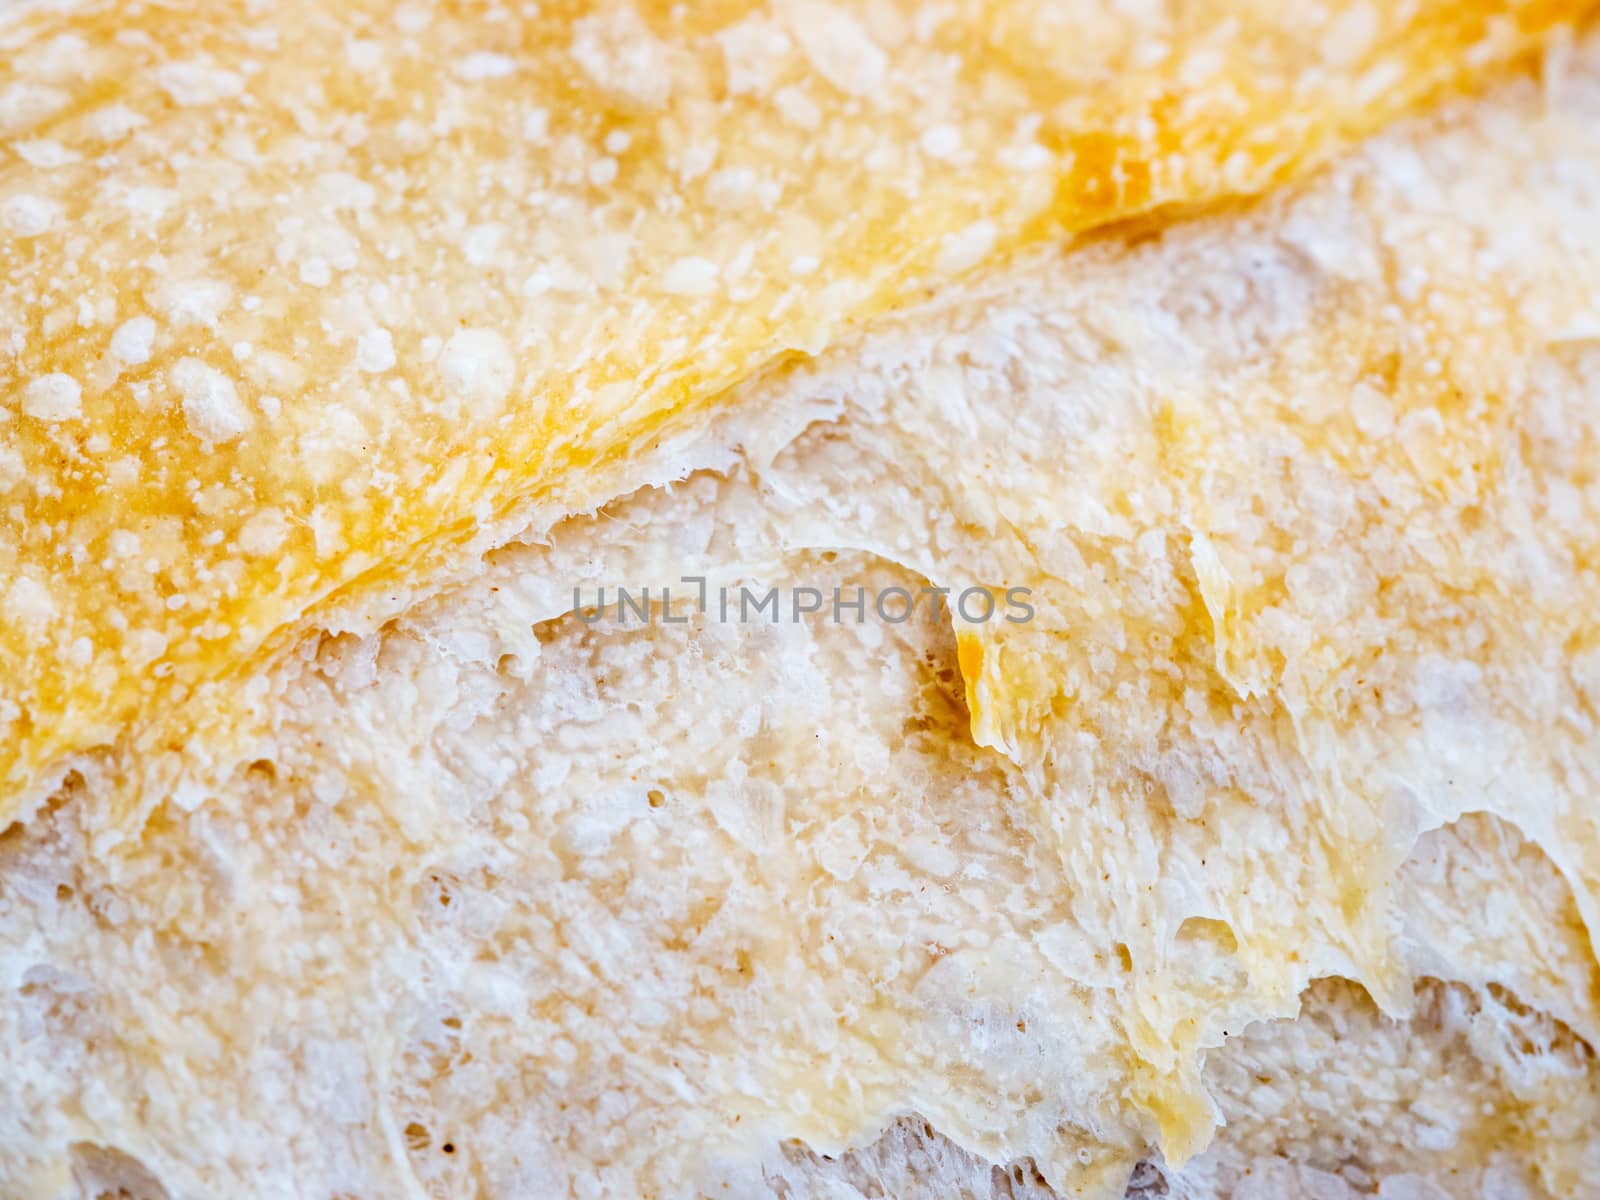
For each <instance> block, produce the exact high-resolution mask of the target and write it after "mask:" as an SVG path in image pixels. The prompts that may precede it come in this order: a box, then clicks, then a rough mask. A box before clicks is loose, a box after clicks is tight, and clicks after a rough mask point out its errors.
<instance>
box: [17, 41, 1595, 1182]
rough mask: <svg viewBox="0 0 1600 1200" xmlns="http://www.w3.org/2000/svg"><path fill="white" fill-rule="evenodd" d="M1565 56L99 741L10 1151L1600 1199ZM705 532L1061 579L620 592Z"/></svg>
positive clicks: (797, 375)
mask: <svg viewBox="0 0 1600 1200" xmlns="http://www.w3.org/2000/svg"><path fill="white" fill-rule="evenodd" d="M1547 67H1548V69H1547V71H1546V72H1545V73H1544V74H1543V76H1542V77H1541V78H1540V79H1539V80H1533V79H1521V80H1517V81H1513V82H1509V83H1507V84H1505V85H1504V86H1501V87H1500V88H1498V89H1497V90H1495V91H1493V92H1492V93H1491V94H1489V95H1487V96H1486V97H1484V98H1482V99H1480V100H1476V101H1472V102H1463V103H1460V104H1456V105H1453V106H1451V107H1450V108H1449V109H1448V110H1447V111H1445V112H1443V113H1441V114H1440V115H1439V116H1437V117H1436V118H1433V119H1429V120H1427V121H1421V122H1416V123H1413V124H1410V125H1407V126H1405V127H1403V128H1400V129H1397V130H1396V131H1394V132H1392V133H1390V134H1388V135H1385V136H1383V137H1381V138H1379V139H1377V140H1376V141H1374V142H1371V143H1369V144H1367V145H1366V146H1364V147H1363V148H1361V149H1360V150H1359V151H1358V152H1356V153H1354V154H1352V155H1351V156H1349V157H1348V158H1346V159H1345V160H1343V161H1342V162H1340V163H1339V164H1337V165H1336V166H1335V167H1334V168H1332V169H1331V170H1330V171H1328V172H1326V173H1325V174H1324V175H1322V176H1321V177H1319V178H1317V179H1315V180H1313V181H1312V182H1311V183H1309V184H1308V185H1307V186H1305V187H1304V188H1302V189H1301V190H1300V191H1299V192H1297V193H1296V194H1293V195H1286V196H1281V197H1277V198H1274V199H1272V200H1270V201H1268V202H1266V203H1264V204H1263V205H1261V206H1260V207H1258V208H1254V209H1251V210H1249V211H1241V212H1236V213H1224V214H1215V215H1212V216H1208V217H1203V218H1199V219H1196V220H1193V221H1190V222H1187V223H1184V224H1181V225H1177V226H1173V227H1171V228H1168V229H1165V230H1161V231H1159V232H1149V233H1146V234H1145V235H1142V236H1136V237H1130V238H1127V239H1122V238H1108V239H1105V240H1103V241H1101V242H1099V243H1096V244H1093V245H1085V246H1079V247H1077V248H1075V249H1073V250H1071V251H1070V252H1068V251H1063V252H1060V253H1053V254H1050V255H1047V256H1044V257H1039V258H1033V259H1029V260H1027V261H1023V262H1020V263H1018V264H1015V265H1014V266H1013V267H1011V268H1010V269H1009V270H1007V271H1006V272H1004V273H1001V274H994V275H989V276H986V277H984V278H982V279H979V280H976V281H973V282H970V283H968V284H966V285H963V286H962V287H960V288H958V289H955V290H952V291H950V292H947V293H945V294H942V295H941V296H939V297H937V298H936V299H935V300H934V301H932V302H930V304H929V305H927V306H926V307H923V308H920V309H917V310H914V311H910V312H907V313H904V314H902V315H900V316H898V317H896V318H894V319H893V320H891V321H889V322H887V323H885V324H884V325H882V326H880V327H878V328H875V329H873V330H872V331H870V332H868V333H867V334H864V335H863V336H862V337H861V338H859V339H858V340H857V341H855V342H853V343H851V344H848V345H843V346H840V347H838V348H836V349H834V350H832V351H829V352H828V353H827V354H825V355H823V356H821V357H820V358H818V359H817V360H815V361H811V362H805V363H800V364H795V365H791V366H790V367H788V368H786V369H785V370H782V371H775V372H771V373H768V374H767V375H765V376H763V377H761V378H759V379H757V380H754V381H752V382H751V383H749V384H748V385H746V387H745V388H744V390H743V393H742V394H741V395H740V396H739V397H738V400H737V403H736V404H735V405H734V406H733V407H732V408H730V409H729V410H728V411H727V412H726V413H724V414H723V415H722V416H720V417H719V418H718V423H717V424H714V425H713V424H707V425H706V426H705V427H704V428H703V429H702V430H701V433H702V434H703V440H702V441H700V442H697V443H686V444H685V445H683V446H679V447H677V448H675V449H674V453H680V454H681V453H690V452H691V451H692V454H691V456H698V461H699V463H700V465H701V466H703V467H705V468H707V469H703V470H700V471H698V472H696V473H693V474H691V475H690V476H689V477H688V478H686V479H685V480H683V481H682V482H681V483H678V484H676V485H673V486H664V487H659V488H651V489H646V490H643V491H640V492H638V493H635V494H633V495H631V496H629V497H627V498H625V499H622V500H620V501H618V502H617V503H615V504H613V505H611V506H609V507H607V508H606V509H604V510H602V511H601V512H599V513H598V514H595V515H593V516H589V517H579V518H574V519H572V520H570V521H567V522H565V523H562V524H560V525H558V526H557V527H555V528H554V529H552V530H549V531H548V536H538V537H534V536H530V537H529V538H527V539H526V540H525V541H523V542H520V543H517V544H513V545H509V546H506V547H503V548H501V549H499V550H496V551H495V552H493V553H491V554H489V555H487V556H486V557H485V558H484V559H483V561H482V563H481V566H480V567H479V569H478V570H477V571H476V572H475V573H474V574H473V575H472V577H470V578H467V579H464V580H462V581H461V582H459V584H457V585H455V586H453V587H451V588H449V589H447V590H446V591H445V592H443V593H442V594H441V595H439V596H437V597H435V598H434V599H432V600H429V601H426V602H424V603H420V604H418V605H416V606H414V607H412V608H411V609H410V610H408V611H407V612H406V613H405V614H404V615H403V616H401V617H399V618H397V619H396V620H395V621H393V622H391V623H389V624H388V625H386V626H385V627H384V628H383V629H382V630H380V631H378V632H377V633H374V634H370V635H367V636H356V635H353V634H342V635H337V636H334V635H330V636H327V637H325V638H321V639H312V640H308V641H307V642H306V643H305V644H304V646H303V648H302V652H301V653H300V654H299V655H298V656H295V657H293V658H292V660H291V661H290V662H288V663H287V664H286V665H281V666H278V667H274V668H272V669H271V670H270V671H267V672H264V673H262V674H260V675H259V676H256V677H254V678H250V679H246V680H243V681H241V683H240V687H241V688H243V689H255V691H254V692H253V695H254V697H255V701H254V702H255V703H256V704H257V706H258V708H259V711H261V712H264V713H266V714H267V715H268V718H269V720H268V721H267V725H268V726H269V727H270V733H268V734H264V735H263V736H262V737H261V739H260V741H259V743H258V744H256V745H254V746H252V747H249V748H247V749H248V753H247V755H246V757H245V758H244V759H243V760H242V761H240V762H238V763H237V764H233V765H229V764H226V763H223V764H217V763H212V764H210V772H211V773H210V775H208V776H200V775H196V776H194V777H193V778H191V779H189V780H188V781H187V783H186V784H185V785H184V786H180V787H177V788H175V789H173V790H171V791H163V792H161V793H159V794H151V795H148V796H147V797H146V800H147V802H148V803H147V806H148V808H149V810H150V812H151V816H150V819H149V821H148V822H147V824H146V825H145V826H144V828H143V830H142V832H140V833H139V834H138V836H137V837H136V838H132V839H129V838H128V837H127V836H126V833H125V830H124V829H123V828H122V827H121V826H120V825H119V826H117V827H116V828H115V829H113V828H112V826H111V824H110V821H111V818H110V817H108V816H106V815H105V814H104V813H103V811H102V809H101V808H100V807H99V806H96V805H95V804H94V803H92V800H93V797H94V795H95V793H96V789H97V788H101V787H107V786H110V784H109V782H108V781H109V780H111V779H113V778H115V779H117V780H119V781H125V780H126V779H128V778H132V777H136V776H138V775H139V773H140V772H141V771H144V770H146V768H147V764H138V763H128V762H123V761H119V760H118V759H117V752H116V751H111V752H108V753H107V754H105V755H101V756H98V757H95V758H91V759H89V760H86V761H85V762H84V763H83V765H82V769H81V771H80V772H79V774H78V775H77V776H75V777H74V778H73V779H72V780H71V781H70V782H69V783H68V785H67V786H65V787H64V788H63V789H62V791H61V792H60V794H59V795H58V796H57V797H56V798H55V799H54V800H53V801H52V802H51V804H50V805H49V806H48V807H47V808H46V809H45V810H44V811H42V812H41V813H39V814H38V815H36V816H35V818H34V819H33V820H31V821H29V822H27V823H25V824H22V825H19V826H17V827H14V828H13V829H12V830H11V831H10V832H8V833H7V834H5V840H4V842H3V843H0V854H3V856H4V858H3V861H0V1045H4V1046H5V1047H6V1048H7V1049H6V1058H5V1069H4V1070H3V1071H0V1194H4V1195H5V1196H7V1197H9V1196H12V1195H15V1196H18V1197H32V1196H36V1195H37V1196H58V1195H70V1194H72V1192H73V1189H74V1188H75V1187H76V1188H79V1189H80V1190H87V1191H90V1192H93V1191H94V1190H95V1189H96V1188H100V1187H122V1188H124V1189H125V1190H127V1191H128V1192H129V1193H130V1194H133V1195H140V1196H145V1195H158V1196H166V1197H170V1198H174V1200H176V1198H178V1197H184V1198H188V1197H201V1196H214V1195H230V1196H231V1195H251V1196H263V1197H275V1196H284V1197H301V1196H315V1197H321V1196H329V1197H332V1196H357V1197H379V1196H382V1197H388V1196H401V1197H420V1196H484V1197H544V1196H559V1195H564V1194H570V1195H573V1196H578V1197H585V1198H587V1197H596V1196H629V1197H631V1196H678V1195H694V1196H698V1195H711V1196H722V1195H727V1196H767V1195H778V1196H792V1197H827V1198H829V1200H833V1198H836V1197H837V1198H850V1197H856V1196H879V1195H887V1196H918V1195H922V1196H928V1197H935V1196H939V1197H942V1196H947V1195H952V1194H954V1195H962V1194H969V1195H974V1196H1006V1195H1011V1196H1045V1195H1059V1196H1101V1195H1120V1194H1122V1192H1123V1191H1124V1190H1125V1189H1127V1188H1128V1187H1130V1185H1131V1186H1132V1187H1133V1188H1134V1190H1135V1192H1136V1193H1142V1194H1145V1195H1150V1194H1160V1192H1161V1191H1162V1190H1163V1189H1165V1191H1166V1194H1168V1195H1173V1196H1192V1197H1212V1196H1233V1197H1240V1198H1252V1200H1254V1198H1259V1197H1267V1196H1273V1197H1276V1196H1287V1197H1293V1196H1306V1197H1319V1198H1320V1197H1343V1196H1347V1195H1370V1194H1373V1193H1374V1192H1376V1193H1377V1194H1379V1195H1381V1196H1384V1197H1388V1198H1390V1200H1394V1198H1403V1200H1416V1198H1417V1197H1430V1198H1432V1197H1437V1196H1440V1195H1443V1196H1450V1197H1453V1196H1472V1197H1478V1196H1482V1197H1485V1198H1494V1200H1503V1198H1507V1197H1522V1196H1528V1197H1539V1196H1556V1197H1569V1196H1570V1197H1581V1196H1584V1195H1588V1194H1592V1191H1593V1188H1594V1186H1595V1185H1594V1182H1593V1181H1594V1180H1597V1179H1600V1138H1596V1136H1595V1134H1594V1130H1595V1129H1596V1128H1597V1121H1600V1073H1597V1071H1596V1069H1595V1065H1594V1062H1593V1052H1592V1050H1591V1049H1590V1046H1591V1044H1592V1042H1593V1039H1594V1037H1595V1036H1596V1034H1597V1032H1600V1011H1597V997H1600V991H1597V977H1596V963H1595V957H1594V952H1593V945H1592V939H1591V937H1590V934H1589V929H1590V928H1591V927H1592V926H1593V924H1594V920H1595V916H1596V908H1595V905H1596V902H1597V900H1600V890H1597V880H1596V872H1597V871H1600V839H1597V837H1596V829H1595V821H1594V817H1593V816H1592V815H1591V813H1590V812H1589V811H1588V810H1589V809H1592V807H1593V805H1592V802H1591V798H1592V797H1593V796H1594V795H1595V794H1596V784H1597V782H1600V740H1597V737H1596V730H1595V721H1596V715H1595V714H1596V706H1600V628H1597V624H1596V622H1597V615H1596V614H1600V579H1597V578H1596V575H1595V570H1596V564H1597V563H1600V544H1597V543H1600V483H1597V481H1596V478H1595V472H1594V468H1593V465H1592V464H1594V463H1596V462H1600V395H1597V390H1596V389H1597V383H1596V380H1597V379H1600V222H1596V220H1595V219H1594V213H1595V212H1596V211H1597V205H1600V42H1597V41H1595V40H1589V41H1586V42H1583V43H1580V44H1579V45H1577V46H1576V47H1574V48H1573V50H1572V53H1571V56H1570V59H1567V58H1558V60H1556V61H1554V62H1552V63H1550V64H1547ZM663 453H666V452H665V451H663ZM680 461H681V460H680ZM646 469H656V468H647V467H641V470H646ZM702 574H703V575H705V576H707V577H708V579H709V580H710V582H711V585H712V586H713V587H715V586H716V585H718V584H719V583H727V584H730V585H733V586H738V585H740V584H748V585H750V586H751V587H753V588H756V589H757V590H758V591H764V590H765V589H766V588H767V587H769V586H779V587H782V588H792V587H798V586H816V587H821V588H828V589H831V588H832V587H834V586H836V585H837V586H841V587H854V586H857V585H864V586H868V587H872V588H878V587H885V586H890V585H899V586H904V587H907V588H909V589H911V590H913V591H915V590H917V589H919V588H920V587H922V586H923V585H924V584H925V583H927V582H928V581H932V582H933V583H935V584H938V585H942V586H950V587H954V588H957V589H959V588H962V587H965V586H968V585H969V584H975V583H982V584H987V585H997V584H1001V583H1006V584H1024V585H1027V586H1030V587H1032V588H1033V589H1034V598H1035V601H1036V603H1037V606H1038V615H1037V617H1036V619H1035V621H1033V622H1031V623H1029V624H1028V625H1027V626H1017V627H1011V628H1000V627H998V626H996V625H993V624H990V625H984V626H981V627H979V626H963V627H961V628H959V629H957V630H954V631H952V630H951V629H950V628H949V627H948V626H947V625H942V624H937V623H932V622H929V621H926V620H916V621H913V622H910V623H907V624H902V625H892V624H888V623H886V622H883V621H881V620H876V619H869V620H867V621H865V622H862V623H860V624H857V623H855V622H854V621H852V620H846V621H842V622H835V621H832V620H826V619H823V620H819V619H815V618H813V619H811V620H809V621H806V622H800V623H792V622H788V621H784V622H782V623H780V624H777V625H773V624H770V623H765V622H761V621H757V622H752V623H745V624H735V623H727V624H724V623H720V622H718V621H715V620H710V619H705V618H697V619H694V620H691V621H690V622H689V623H688V624H684V625H673V624H666V623H664V622H662V621H659V620H658V621H657V622H655V623H653V624H650V625H648V626H640V625H638V624H637V623H636V624H634V625H631V626H622V625H619V624H617V623H615V622H608V621H598V622H594V623H588V622H585V621H583V620H580V619H578V618H577V617H576V616H574V615H572V614H571V613H570V612H569V610H570V608H571V607H572V597H573V589H574V587H578V588H581V589H582V594H586V595H591V596H592V595H593V594H594V589H595V588H596V587H598V586H600V585H602V584H604V585H608V586H614V585H616V584H617V583H629V584H652V585H659V584H661V583H669V584H670V583H675V582H676V581H677V579H678V577H679V576H680V575H702ZM980 743H981V744H980ZM174 753H175V756H176V757H177V758H179V759H181V754H179V753H178V751H175V752H174ZM174 769H176V768H174ZM146 777H147V778H148V779H150V780H156V781H159V780H161V779H163V778H165V777H163V776H161V775H160V773H159V772H156V771H154V770H153V769H151V770H149V771H148V773H147V775H146ZM179 777H180V778H181V776H179ZM151 786H154V784H153V783H152V784H151ZM118 839H120V840H118ZM1380 1007H1381V1008H1382V1009H1383V1010H1386V1012H1387V1015H1382V1014H1381V1013H1380V1011H1379V1009H1380ZM119 1172H120V1173H121V1174H120V1176H119V1175H118V1173H119ZM75 1178H76V1180H77V1182H74V1180H75Z"/></svg>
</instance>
